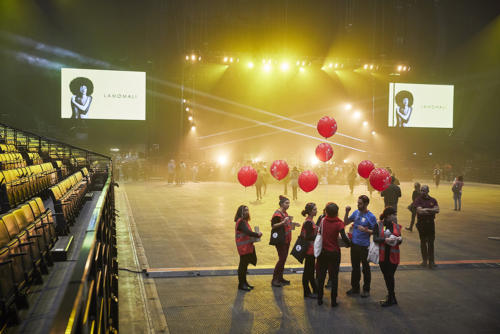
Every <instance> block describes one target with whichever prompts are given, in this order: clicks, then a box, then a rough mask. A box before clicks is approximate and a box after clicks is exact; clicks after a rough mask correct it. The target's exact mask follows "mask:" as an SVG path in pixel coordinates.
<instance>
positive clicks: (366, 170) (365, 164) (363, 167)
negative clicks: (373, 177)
mask: <svg viewBox="0 0 500 334" xmlns="http://www.w3.org/2000/svg"><path fill="white" fill-rule="evenodd" d="M374 168H375V165H374V164H373V162H371V161H370V160H363V161H361V162H360V163H359V165H358V174H359V176H361V177H363V178H365V179H366V178H368V176H370V173H371V172H372V170H373V169H374Z"/></svg>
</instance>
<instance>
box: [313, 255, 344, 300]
mask: <svg viewBox="0 0 500 334" xmlns="http://www.w3.org/2000/svg"><path fill="white" fill-rule="evenodd" d="M339 264H340V252H328V251H326V250H323V252H321V254H320V256H319V257H318V300H323V290H324V288H325V278H326V271H327V270H328V268H331V269H332V271H331V272H330V278H331V279H332V291H331V298H332V301H334V300H336V298H337V290H338V286H339Z"/></svg>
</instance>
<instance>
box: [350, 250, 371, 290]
mask: <svg viewBox="0 0 500 334" xmlns="http://www.w3.org/2000/svg"><path fill="white" fill-rule="evenodd" d="M360 263H361V264H362V265H363V291H370V283H371V280H372V274H371V271H370V264H369V263H368V247H367V246H360V245H356V244H352V245H351V264H352V273H351V286H352V289H353V290H357V291H359V282H360V280H361V271H360V268H359V265H360Z"/></svg>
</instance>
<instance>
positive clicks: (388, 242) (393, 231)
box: [373, 206, 403, 307]
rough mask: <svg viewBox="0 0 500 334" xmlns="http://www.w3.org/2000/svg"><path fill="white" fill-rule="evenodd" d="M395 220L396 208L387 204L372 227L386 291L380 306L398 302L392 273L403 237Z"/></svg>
mask: <svg viewBox="0 0 500 334" xmlns="http://www.w3.org/2000/svg"><path fill="white" fill-rule="evenodd" d="M397 222H398V220H397V217H396V210H395V209H394V208H393V207H390V206H389V207H387V208H385V210H384V212H382V214H381V215H380V221H379V222H378V224H377V226H376V227H375V228H374V229H373V242H376V243H378V244H379V266H380V270H381V271H382V273H383V274H384V281H385V285H386V286H387V292H388V295H387V298H386V299H385V300H381V301H380V305H381V306H382V307H386V306H391V305H395V304H397V303H398V301H397V300H396V295H395V293H394V285H395V284H394V274H395V273H396V269H397V268H398V264H399V245H400V244H401V242H402V241H403V239H402V238H401V225H399V224H398V223H397Z"/></svg>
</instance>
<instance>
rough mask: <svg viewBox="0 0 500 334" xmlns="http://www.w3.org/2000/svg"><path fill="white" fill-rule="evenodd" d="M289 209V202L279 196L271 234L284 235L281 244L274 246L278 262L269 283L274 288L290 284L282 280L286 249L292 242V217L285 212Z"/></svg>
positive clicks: (286, 254)
mask: <svg viewBox="0 0 500 334" xmlns="http://www.w3.org/2000/svg"><path fill="white" fill-rule="evenodd" d="M289 207H290V200H289V199H288V198H286V197H285V196H282V195H280V197H279V209H278V210H276V211H275V212H274V214H273V217H272V218H271V233H275V232H276V233H279V232H281V233H283V234H284V235H285V240H284V241H283V243H281V244H279V245H276V251H277V253H278V262H277V263H276V266H275V267H274V273H273V280H272V282H271V285H272V286H274V287H282V286H283V285H289V284H290V281H289V280H286V279H284V278H283V271H284V270H285V262H286V258H287V256H288V249H289V248H290V242H291V241H292V217H289V216H288V213H287V212H286V210H288V208H289ZM278 230H281V231H278Z"/></svg>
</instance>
